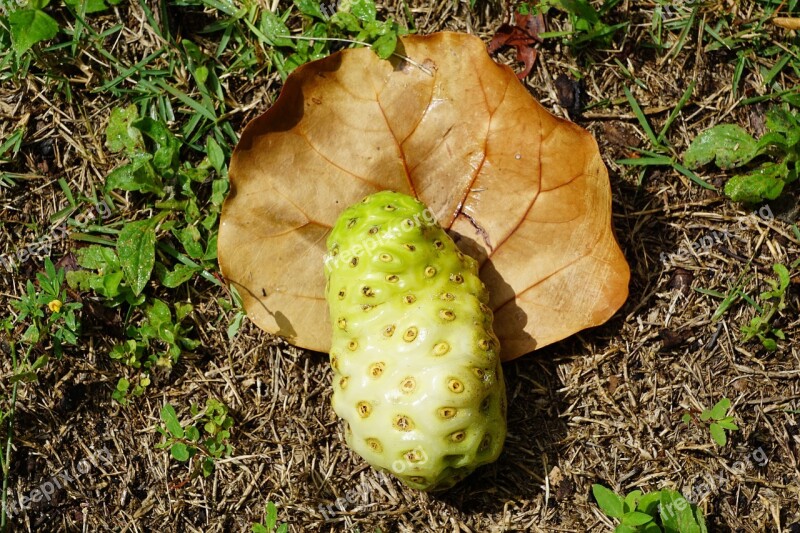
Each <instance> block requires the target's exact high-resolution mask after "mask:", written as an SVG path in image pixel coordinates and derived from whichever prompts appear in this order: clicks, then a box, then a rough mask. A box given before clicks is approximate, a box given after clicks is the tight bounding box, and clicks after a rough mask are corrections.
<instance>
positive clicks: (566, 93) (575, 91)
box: [555, 74, 585, 117]
mask: <svg viewBox="0 0 800 533" xmlns="http://www.w3.org/2000/svg"><path fill="white" fill-rule="evenodd" d="M555 87H556V96H557V97H558V105H560V106H561V107H563V108H564V109H566V110H567V111H569V114H570V116H571V117H578V116H580V114H581V112H582V111H583V94H584V92H585V89H584V82H583V80H580V81H575V80H573V79H572V78H570V77H569V76H567V75H566V74H559V76H558V78H556V81H555Z"/></svg>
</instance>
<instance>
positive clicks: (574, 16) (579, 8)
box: [528, 0, 628, 50]
mask: <svg viewBox="0 0 800 533" xmlns="http://www.w3.org/2000/svg"><path fill="white" fill-rule="evenodd" d="M620 3H621V0H604V1H603V2H602V3H601V5H600V7H599V8H598V9H595V7H594V6H593V5H592V4H591V3H589V2H588V1H587V0H545V1H544V2H538V3H536V4H535V5H530V4H528V5H530V9H532V10H533V11H536V12H539V13H544V14H546V13H547V12H548V11H550V9H551V8H555V9H557V10H559V11H563V12H565V13H566V14H567V16H568V17H569V22H570V26H571V27H572V30H571V31H562V32H543V33H541V34H540V35H539V36H540V37H541V38H542V39H548V38H549V39H552V38H558V37H562V38H566V42H567V43H568V44H569V45H570V46H572V47H573V48H575V49H577V50H581V49H584V48H588V47H606V46H609V45H610V44H611V41H612V39H613V37H614V35H615V34H616V33H617V32H618V31H621V30H623V29H624V28H626V27H627V26H628V22H620V23H617V24H607V23H606V22H604V20H603V19H604V18H605V17H606V16H607V15H608V13H609V12H611V10H613V9H614V8H615V7H616V6H617V5H619V4H620Z"/></svg>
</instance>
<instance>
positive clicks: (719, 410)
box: [681, 398, 739, 446]
mask: <svg viewBox="0 0 800 533" xmlns="http://www.w3.org/2000/svg"><path fill="white" fill-rule="evenodd" d="M730 407H731V401H730V400H729V399H728V398H722V399H721V400H720V401H718V402H717V403H716V404H714V407H712V408H711V409H705V410H704V411H703V412H702V413H700V421H702V422H704V423H706V424H708V430H709V432H710V433H711V438H712V439H714V442H715V443H717V446H725V444H727V443H728V435H727V433H726V431H737V430H738V429H739V426H737V425H736V424H734V423H733V417H732V416H729V415H728V410H729V409H730ZM681 420H683V421H684V422H685V423H686V424H687V425H688V424H691V423H692V422H697V419H696V416H695V413H692V412H688V413H684V415H683V417H681Z"/></svg>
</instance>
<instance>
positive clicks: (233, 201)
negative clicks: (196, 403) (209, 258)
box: [219, 32, 629, 360]
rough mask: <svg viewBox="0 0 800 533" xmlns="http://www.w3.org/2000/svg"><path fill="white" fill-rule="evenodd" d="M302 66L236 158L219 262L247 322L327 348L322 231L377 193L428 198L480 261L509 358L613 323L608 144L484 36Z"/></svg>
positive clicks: (622, 284) (253, 125)
mask: <svg viewBox="0 0 800 533" xmlns="http://www.w3.org/2000/svg"><path fill="white" fill-rule="evenodd" d="M401 45H402V50H403V51H404V53H405V54H406V55H407V56H408V57H409V58H410V60H411V61H413V63H411V62H410V61H405V60H402V59H392V60H390V61H384V60H380V59H379V58H378V57H377V56H376V55H375V54H374V53H373V52H371V51H370V50H368V49H352V50H344V51H341V52H338V53H336V54H333V55H331V56H329V57H327V58H324V59H321V60H318V61H315V62H312V63H308V64H306V65H303V66H301V67H299V68H298V69H296V70H295V71H294V72H293V73H292V74H291V75H290V76H289V77H288V78H287V80H286V84H285V86H284V88H283V91H282V92H281V94H280V97H279V98H278V100H277V101H276V102H275V104H274V105H273V106H272V107H271V108H270V109H269V110H267V111H266V112H265V113H264V114H263V115H261V116H260V117H258V118H256V119H255V120H253V121H252V122H250V124H248V126H247V127H246V128H245V131H244V132H243V133H242V136H241V140H240V141H239V144H238V146H237V147H236V150H235V151H234V154H233V157H232V158H231V163H230V180H231V192H230V194H229V196H228V198H227V199H226V201H225V204H224V206H223V213H222V219H221V224H220V232H219V261H220V267H221V269H222V272H223V274H224V275H225V277H226V279H227V280H228V282H229V283H231V284H232V285H234V286H235V287H236V288H237V289H238V290H239V293H240V294H241V295H242V299H243V302H244V305H245V308H246V310H247V312H248V315H249V316H250V318H251V319H252V320H253V322H255V323H256V324H257V325H258V326H260V327H261V328H263V329H265V330H266V331H268V332H271V333H276V334H279V335H282V336H284V337H286V338H287V339H288V340H289V341H290V342H292V343H293V344H295V345H297V346H301V347H304V348H309V349H312V350H318V351H322V352H327V351H328V348H329V346H330V340H331V325H330V321H329V318H328V308H327V304H326V302H325V298H324V290H325V278H324V275H323V268H322V258H323V255H324V253H325V239H326V238H327V236H328V233H329V231H330V227H331V226H332V225H333V223H334V222H335V220H336V218H337V217H338V216H339V213H340V212H341V211H342V210H343V209H344V208H345V207H347V206H349V205H350V204H353V203H355V202H358V201H360V200H361V199H362V198H363V197H364V196H366V195H368V194H371V193H374V192H376V191H379V190H385V189H391V190H395V191H399V192H404V193H407V194H411V195H415V196H417V197H418V198H419V199H420V200H422V201H423V202H425V203H426V204H427V205H428V206H429V207H430V209H431V211H432V212H433V214H434V215H435V216H436V217H437V219H438V220H439V221H440V223H441V225H442V226H443V227H444V228H447V229H448V230H449V232H450V234H451V235H452V236H453V237H454V239H455V240H456V242H457V243H458V244H459V246H460V247H461V249H462V250H463V251H464V252H465V253H467V254H469V255H471V256H472V257H474V258H475V259H477V260H478V262H479V265H480V275H481V279H483V281H484V282H485V283H486V285H487V287H488V288H489V292H490V302H489V303H490V307H491V308H492V309H493V311H494V313H495V332H496V333H497V335H498V337H499V338H500V341H501V345H502V348H501V350H502V351H501V357H502V358H503V359H504V360H509V359H513V358H515V357H519V356H520V355H523V354H525V353H528V352H530V351H532V350H534V349H536V348H540V347H542V346H545V345H547V344H550V343H553V342H556V341H558V340H561V339H563V338H565V337H567V336H569V335H571V334H572V333H575V332H576V331H579V330H581V329H584V328H587V327H592V326H595V325H598V324H602V323H603V322H605V321H606V320H607V319H608V318H609V317H611V315H613V314H614V312H615V311H616V310H617V309H618V308H619V307H620V306H621V305H622V303H623V302H624V301H625V299H626V298H627V294H628V279H629V269H628V265H627V263H626V262H625V258H624V257H623V255H622V252H621V251H620V249H619V246H618V245H617V243H616V241H615V240H614V235H613V233H612V229H611V191H610V186H609V181H608V174H607V172H606V168H605V166H604V165H603V162H602V159H601V157H600V153H599V151H598V148H597V143H596V142H595V141H594V139H593V138H592V137H591V135H590V134H589V133H588V132H586V131H585V130H583V129H582V128H580V127H579V126H576V125H575V124H573V123H571V122H568V121H565V120H562V119H559V118H556V117H554V116H553V115H551V114H550V113H548V112H547V111H546V110H545V109H544V108H543V107H542V106H541V105H540V104H539V103H538V102H536V101H535V100H534V99H533V97H531V95H530V93H528V91H527V90H526V89H525V87H524V86H523V85H522V84H521V83H520V82H519V81H518V80H517V79H516V78H515V76H514V73H513V72H512V71H511V69H509V68H508V67H506V66H501V65H497V64H496V63H495V62H494V61H492V60H491V58H490V57H489V55H488V54H487V53H486V48H485V47H484V46H483V43H482V42H481V40H480V39H478V38H477V37H473V36H469V35H465V34H458V33H449V32H445V33H437V34H433V35H429V36H409V37H403V38H402V39H401Z"/></svg>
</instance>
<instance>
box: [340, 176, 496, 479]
mask: <svg viewBox="0 0 800 533" xmlns="http://www.w3.org/2000/svg"><path fill="white" fill-rule="evenodd" d="M325 273H326V278H327V282H328V283H327V288H326V296H327V300H328V304H329V307H330V313H331V320H332V322H333V341H332V344H331V352H330V361H331V366H332V367H333V372H334V378H333V381H334V383H333V388H334V391H333V402H332V403H333V409H334V411H336V414H337V415H339V416H340V417H341V418H342V419H344V421H345V435H346V439H347V443H348V444H349V445H350V447H351V448H352V449H353V450H355V451H356V452H357V453H358V454H359V455H361V456H362V457H363V458H364V459H366V460H367V462H369V463H370V464H371V465H372V466H374V467H376V468H380V469H385V470H388V471H389V472H391V473H393V474H394V475H395V476H397V477H398V478H399V479H401V480H402V481H403V482H405V483H406V484H407V485H409V486H411V487H414V488H417V489H421V490H439V489H445V488H448V487H451V486H452V485H453V484H454V483H456V482H458V481H459V480H460V479H462V478H464V477H465V476H467V475H468V474H469V473H470V472H472V471H473V470H474V469H475V468H476V467H478V466H480V465H483V464H486V463H490V462H492V461H494V460H495V459H497V457H498V456H499V455H500V451H501V449H502V447H503V441H504V440H505V436H506V420H505V418H506V397H505V385H504V383H503V374H502V370H501V367H500V359H499V356H498V354H499V349H500V346H499V342H498V340H497V337H495V335H494V333H493V332H492V312H491V310H490V309H489V307H488V306H487V305H486V304H487V302H488V298H489V296H488V293H487V291H486V287H485V286H484V284H483V283H482V282H481V280H480V279H479V278H478V271H477V262H476V261H475V260H474V259H472V258H471V257H469V256H466V255H464V254H463V253H461V252H460V251H459V250H458V248H457V247H456V245H455V243H454V242H453V240H452V239H451V238H450V237H449V236H448V235H447V233H445V231H444V230H443V229H442V228H441V227H440V226H439V225H438V224H437V223H436V220H435V219H434V217H433V215H432V214H431V212H430V211H429V210H428V209H427V208H426V207H425V205H424V204H422V203H421V202H419V201H417V200H416V199H414V198H412V197H410V196H407V195H404V194H399V193H395V192H390V191H384V192H379V193H376V194H373V195H371V196H368V197H366V198H364V200H363V201H362V202H360V203H358V204H356V205H353V206H351V207H349V208H348V209H346V210H345V211H344V212H343V213H342V214H341V216H340V217H339V219H338V220H337V221H336V224H335V225H334V227H333V230H332V231H331V234H330V236H329V238H328V254H327V255H326V257H325Z"/></svg>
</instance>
